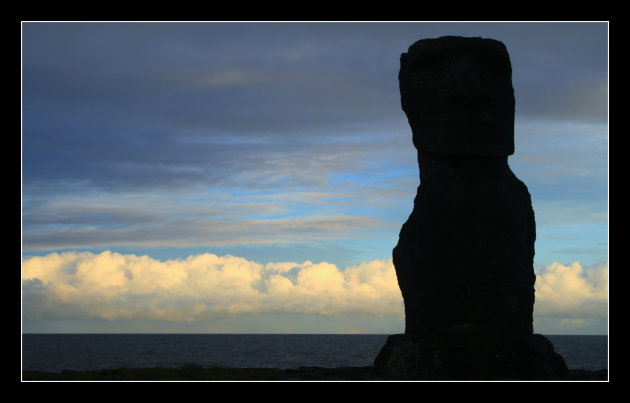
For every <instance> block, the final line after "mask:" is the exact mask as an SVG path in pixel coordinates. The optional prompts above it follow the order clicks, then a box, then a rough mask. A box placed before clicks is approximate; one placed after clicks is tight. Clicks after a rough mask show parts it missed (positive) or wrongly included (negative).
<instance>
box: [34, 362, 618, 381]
mask: <svg viewBox="0 0 630 403" xmlns="http://www.w3.org/2000/svg"><path fill="white" fill-rule="evenodd" d="M570 372H571V377H570V380H572V381H607V380H608V371H607V370H605V369H604V370H599V371H586V370H579V369H578V370H570ZM22 380H23V381H396V380H398V379H391V378H387V377H384V376H381V375H379V374H378V373H376V372H375V371H374V368H373V367H343V368H322V367H302V368H299V369H284V370H283V369H273V368H226V367H201V366H198V365H185V366H182V367H180V368H117V369H104V370H98V371H62V372H59V373H51V372H39V371H25V372H23V373H22Z"/></svg>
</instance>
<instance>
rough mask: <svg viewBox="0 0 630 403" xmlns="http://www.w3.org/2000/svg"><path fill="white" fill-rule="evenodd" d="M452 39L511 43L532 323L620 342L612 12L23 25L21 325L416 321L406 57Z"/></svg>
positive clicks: (305, 327) (351, 325) (365, 325)
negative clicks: (612, 185) (407, 250)
mask: <svg viewBox="0 0 630 403" xmlns="http://www.w3.org/2000/svg"><path fill="white" fill-rule="evenodd" d="M442 35H462V36H482V37H487V38H493V39H497V40H500V41H502V42H503V43H505V45H506V46H507V48H508V51H509V53H510V58H511V61H512V68H513V85H514V88H515V98H516V123H515V153H514V155H513V156H511V157H510V158H509V164H510V166H511V168H512V170H513V171H514V172H515V174H516V175H517V176H518V177H519V178H520V179H521V180H522V181H523V182H525V184H526V185H527V186H528V188H529V191H530V193H531V195H532V201H533V205H534V210H535V214H536V221H537V241H536V256H535V261H534V266H535V269H536V273H537V276H538V279H537V286H536V291H537V303H536V306H535V314H536V317H535V322H534V326H535V331H537V332H540V333H598V334H604V333H606V332H607V292H608V291H607V283H608V25H607V24H606V23H605V22H604V23H594V22H593V23H422V22H415V23H382V22H378V23H323V22H319V23H245V22H239V23H216V22H215V23H35V22H32V23H29V22H25V23H23V24H22V255H23V265H22V274H23V276H22V277H23V287H22V297H23V329H24V330H25V331H161V332H177V331H181V332H209V333H213V332H228V333H229V332H245V333H249V332H277V333H283V332H290V333H346V332H366V333H398V332H402V331H403V329H404V320H403V318H402V316H401V314H402V300H401V298H400V295H399V292H398V290H397V285H396V284H393V286H392V284H391V282H392V281H393V282H394V283H395V277H392V273H393V271H392V270H393V267H392V266H391V250H392V248H393V247H394V246H395V245H396V242H397V239H398V232H399V230H400V227H401V225H402V223H403V222H404V221H405V220H406V219H407V217H408V215H409V214H410V212H411V209H412V204H413V198H414V196H415V192H416V187H417V186H418V184H419V178H418V166H417V161H416V151H415V149H414V148H413V145H412V143H411V131H410V129H409V126H408V124H407V121H406V117H405V115H404V113H403V112H402V110H401V108H400V95H399V92H398V81H397V74H398V68H399V57H400V54H401V53H403V52H405V51H406V50H407V48H408V47H409V46H410V45H411V44H412V43H413V42H415V41H416V40H418V39H422V38H429V37H438V36H442ZM141 257H142V259H141ZM200 261H203V262H204V263H203V266H198V264H200V263H199V262H200ZM309 263H310V264H309ZM112 267H113V268H114V269H112ZM199 267H203V270H202V271H199V270H201V269H200V268H199ZM112 270H113V271H112ZM227 272H229V273H232V275H233V276H231V277H230V276H227ZM173 273H179V274H180V275H181V276H179V277H178V276H175V275H174V274H173ZM238 273H240V274H241V275H237V274H238ZM149 274H150V275H151V276H150V278H152V279H153V280H152V281H148V280H147V281H148V282H142V281H141V280H140V279H143V278H145V277H146V276H149ZM143 276H145V277H143ZM225 276H227V277H225ZM224 277H225V278H224ZM146 278H149V277H146ZM193 278H194V279H196V280H195V282H194V283H191V281H192V279H193ZM228 278H231V279H232V280H227V279H228ZM164 279H170V280H169V281H171V280H172V281H171V282H164V281H166V280H164ZM392 279H393V280H392ZM143 281H144V280H143ZM156 284H162V285H161V286H159V287H158V286H157V285H156ZM200 284H205V286H204V287H205V288H204V287H201V286H200ZM217 284H224V286H223V287H221V288H217ZM236 284H239V286H236ZM241 286H243V287H241ZM336 287H340V288H339V292H338V293H337V294H330V295H328V294H327V292H329V291H330V290H334V289H336ZM227 289H229V290H232V291H230V292H231V293H228V294H225V292H224V290H227ZM193 290H194V291H193ZM348 290H351V292H350V291H348ZM316 291H317V292H316ZM383 293H384V294H383ZM211 294H212V298H211V297H210V296H209V295H211ZM224 294H225V295H224ZM218 295H222V297H221V298H219V297H218ZM327 295H328V296H327ZM334 295H337V296H338V295H343V298H341V297H339V298H340V299H339V300H337V299H338V298H337V297H335V296H334ZM325 296H327V297H325ZM326 298H327V299H326ZM370 298H372V300H374V299H375V298H376V300H377V301H380V305H382V306H387V307H388V309H381V308H382V306H381V307H379V304H378V303H377V304H375V303H372V302H369V301H370ZM320 299H321V300H320ZM42 301H44V302H45V303H44V304H42ZM147 306H149V307H150V308H151V309H148V308H146V307H147ZM191 312H196V313H195V314H193V313H191Z"/></svg>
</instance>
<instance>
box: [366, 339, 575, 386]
mask: <svg viewBox="0 0 630 403" xmlns="http://www.w3.org/2000/svg"><path fill="white" fill-rule="evenodd" d="M374 368H375V371H376V373H380V374H383V375H386V376H388V377H391V378H396V379H407V380H565V379H569V378H570V376H571V375H570V372H569V369H568V368H567V366H566V364H565V362H564V359H563V358H562V356H560V355H559V354H558V353H556V352H555V351H554V349H553V345H552V344H551V342H550V341H549V340H548V339H547V338H546V337H544V336H542V335H540V334H505V333H450V334H448V335H431V336H424V337H415V336H411V335H408V334H398V335H392V336H390V337H389V338H388V340H387V343H386V344H385V346H384V347H383V349H382V350H381V352H380V353H379V355H378V356H377V357H376V359H375V360H374Z"/></svg>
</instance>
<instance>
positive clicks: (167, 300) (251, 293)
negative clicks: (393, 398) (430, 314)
mask: <svg viewBox="0 0 630 403" xmlns="http://www.w3.org/2000/svg"><path fill="white" fill-rule="evenodd" d="M22 279H23V314H24V317H25V318H27V319H38V318H47V319H52V318H86V317H100V318H107V319H123V318H125V319H130V318H138V319H142V318H153V319H165V320H171V321H194V320H197V319H201V318H205V317H212V316H216V315H225V314H262V313H277V312H293V313H306V314H328V315H343V314H359V315H361V314H365V315H374V316H399V317H402V315H403V312H404V310H403V302H402V297H401V294H400V290H399V288H398V284H397V282H396V274H395V272H394V269H393V265H392V262H391V259H388V260H374V261H370V262H365V263H361V264H359V265H357V266H349V267H346V268H345V269H344V270H340V269H339V268H337V267H336V266H335V265H333V264H329V263H326V262H321V263H312V262H310V261H306V262H303V263H294V262H282V263H268V264H266V265H261V264H258V263H255V262H251V261H248V260H246V259H243V258H239V257H234V256H229V255H228V256H223V257H219V256H216V255H213V254H202V255H194V256H189V257H188V258H187V259H185V260H167V261H158V260H154V259H152V258H150V257H148V256H136V255H123V254H119V253H115V252H109V251H106V252H102V253H100V254H93V253H89V252H83V253H76V252H68V253H61V254H57V253H51V254H49V255H46V256H42V257H31V258H28V259H26V260H24V261H23V265H22Z"/></svg>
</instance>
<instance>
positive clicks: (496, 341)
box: [375, 36, 567, 379]
mask: <svg viewBox="0 0 630 403" xmlns="http://www.w3.org/2000/svg"><path fill="white" fill-rule="evenodd" d="M398 78H399V82H400V94H401V103H402V108H403V110H404V111H405V113H406V115H407V118H408V120H409V124H410V126H411V130H412V133H413V144H414V146H415V147H416V149H417V150H418V164H419V168H420V186H419V187H418V192H417V195H416V198H415V200H414V208H413V212H412V213H411V215H410V216H409V219H408V220H407V222H406V223H405V224H404V225H403V227H402V229H401V231H400V237H399V241H398V245H397V246H396V247H395V248H394V251H393V259H394V266H395V268H396V274H397V276H398V284H399V286H400V289H401V292H402V295H403V299H404V302H405V334H404V335H394V336H390V338H389V339H388V342H387V344H386V345H385V346H384V347H383V349H382V351H381V353H380V354H379V356H378V357H377V358H376V360H375V367H376V368H377V369H379V370H381V371H384V372H386V373H389V374H391V375H392V376H396V375H397V376H400V377H410V378H423V379H427V378H438V379H562V378H563V377H565V376H566V374H567V368H566V364H565V363H564V360H563V359H562V357H561V356H559V355H558V354H556V353H555V352H554V351H553V346H552V345H551V343H550V342H549V341H548V340H547V339H546V338H545V337H544V336H542V335H534V334H533V325H532V322H533V321H532V313H533V306H534V282H535V280H536V277H535V274H534V270H533V259H534V241H535V238H536V224H535V220H534V211H533V209H532V204H531V198H530V194H529V192H528V190H527V187H526V186H525V184H524V183H523V182H521V181H520V180H518V179H517V178H516V176H515V175H514V174H513V173H512V171H511V170H510V168H509V166H508V161H507V159H508V156H509V155H511V154H513V153H514V107H515V102H514V90H513V88H512V67H511V63H510V58H509V55H508V52H507V49H506V48H505V46H504V45H503V43H501V42H499V41H496V40H493V39H482V38H463V37H452V36H449V37H441V38H436V39H424V40H420V41H418V42H416V43H414V44H413V45H412V46H411V47H410V48H409V51H408V53H403V54H402V55H401V58H400V73H399V75H398Z"/></svg>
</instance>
